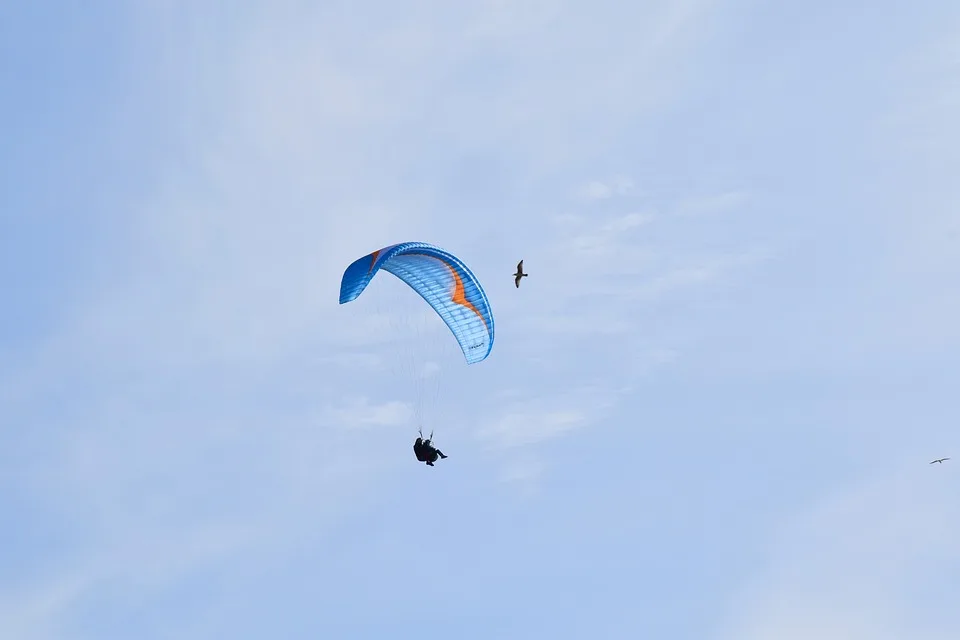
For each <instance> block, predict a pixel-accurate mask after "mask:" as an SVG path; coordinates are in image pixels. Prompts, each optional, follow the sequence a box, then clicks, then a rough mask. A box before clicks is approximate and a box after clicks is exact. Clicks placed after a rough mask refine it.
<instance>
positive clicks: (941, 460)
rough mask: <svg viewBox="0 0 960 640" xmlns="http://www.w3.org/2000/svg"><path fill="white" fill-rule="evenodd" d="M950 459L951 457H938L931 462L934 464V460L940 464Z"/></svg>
mask: <svg viewBox="0 0 960 640" xmlns="http://www.w3.org/2000/svg"><path fill="white" fill-rule="evenodd" d="M949 459H950V458H937V459H936V460H932V461H931V462H930V464H933V463H934V462H939V463H940V464H943V463H944V461H946V460H949Z"/></svg>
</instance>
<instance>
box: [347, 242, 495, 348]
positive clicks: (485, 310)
mask: <svg viewBox="0 0 960 640" xmlns="http://www.w3.org/2000/svg"><path fill="white" fill-rule="evenodd" d="M381 269H383V270H384V271H387V272H389V273H392V274H393V275H395V276H396V277H398V278H400V279H401V280H403V281H404V282H405V283H407V285H409V286H410V288H411V289H413V290H414V291H416V292H417V293H419V294H420V296H421V297H422V298H423V299H424V300H426V301H427V303H428V304H429V305H430V306H431V307H433V310H434V311H436V312H437V315H439V316H440V317H441V318H442V319H443V321H444V322H445V323H446V324H447V327H448V328H449V329H450V332H451V333H453V335H454V337H455V338H456V339H457V342H458V343H459V345H460V349H461V350H462V351H463V355H464V357H465V358H466V360H467V364H476V363H477V362H481V361H482V360H484V359H485V358H486V357H487V356H488V355H490V350H491V349H493V336H494V331H493V312H492V311H491V309H490V303H489V302H488V301H487V295H486V293H484V291H483V287H481V286H480V281H479V280H477V277H476V276H474V275H473V272H471V271H470V269H468V268H467V266H466V265H465V264H464V263H463V262H461V261H460V259H459V258H457V257H456V256H455V255H453V254H452V253H449V252H447V251H444V250H443V249H441V248H439V247H436V246H434V245H432V244H428V243H426V242H402V243H400V244H394V245H390V246H389V247H384V248H383V249H378V250H377V251H374V252H373V253H370V254H368V255H365V256H363V257H362V258H358V259H357V260H355V261H354V262H353V263H352V264H351V265H350V266H349V267H347V269H346V271H344V272H343V278H342V279H341V281H340V304H344V303H346V302H350V301H352V300H356V299H357V297H358V296H359V295H360V294H361V293H362V292H363V290H364V289H365V288H366V287H367V285H368V284H370V281H371V280H372V279H373V277H374V276H375V275H376V274H377V272H378V271H380V270H381Z"/></svg>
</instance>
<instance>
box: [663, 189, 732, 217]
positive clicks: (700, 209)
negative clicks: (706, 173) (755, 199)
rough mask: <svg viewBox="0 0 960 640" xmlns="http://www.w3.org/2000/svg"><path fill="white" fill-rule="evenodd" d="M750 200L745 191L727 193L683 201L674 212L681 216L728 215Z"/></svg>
mask: <svg viewBox="0 0 960 640" xmlns="http://www.w3.org/2000/svg"><path fill="white" fill-rule="evenodd" d="M748 200H749V193H748V192H746V191H743V190H734V191H726V192H724V193H718V194H714V195H710V196H700V197H696V198H687V199H684V200H681V201H680V202H679V203H678V204H677V207H676V209H675V211H674V214H675V215H679V216H700V215H715V214H720V213H727V212H730V211H734V210H736V209H738V208H740V207H742V206H743V205H744V204H745V203H746V202H748Z"/></svg>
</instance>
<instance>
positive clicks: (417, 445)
mask: <svg viewBox="0 0 960 640" xmlns="http://www.w3.org/2000/svg"><path fill="white" fill-rule="evenodd" d="M431 438H433V434H432V433H431V434H430V438H427V439H426V440H424V439H423V432H422V431H421V432H420V437H419V438H417V439H416V440H415V441H414V443H413V453H414V455H416V456H417V460H419V461H420V462H426V463H427V466H428V467H432V466H433V463H434V462H436V461H437V458H438V457H439V458H446V457H447V456H445V455H443V451H440V449H437V448H436V447H435V446H433V443H432V441H431Z"/></svg>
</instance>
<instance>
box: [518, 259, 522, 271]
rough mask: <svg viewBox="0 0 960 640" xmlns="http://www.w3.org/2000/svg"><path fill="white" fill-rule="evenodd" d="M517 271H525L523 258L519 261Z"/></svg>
mask: <svg viewBox="0 0 960 640" xmlns="http://www.w3.org/2000/svg"><path fill="white" fill-rule="evenodd" d="M517 273H523V260H521V261H520V262H518V263H517Z"/></svg>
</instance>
